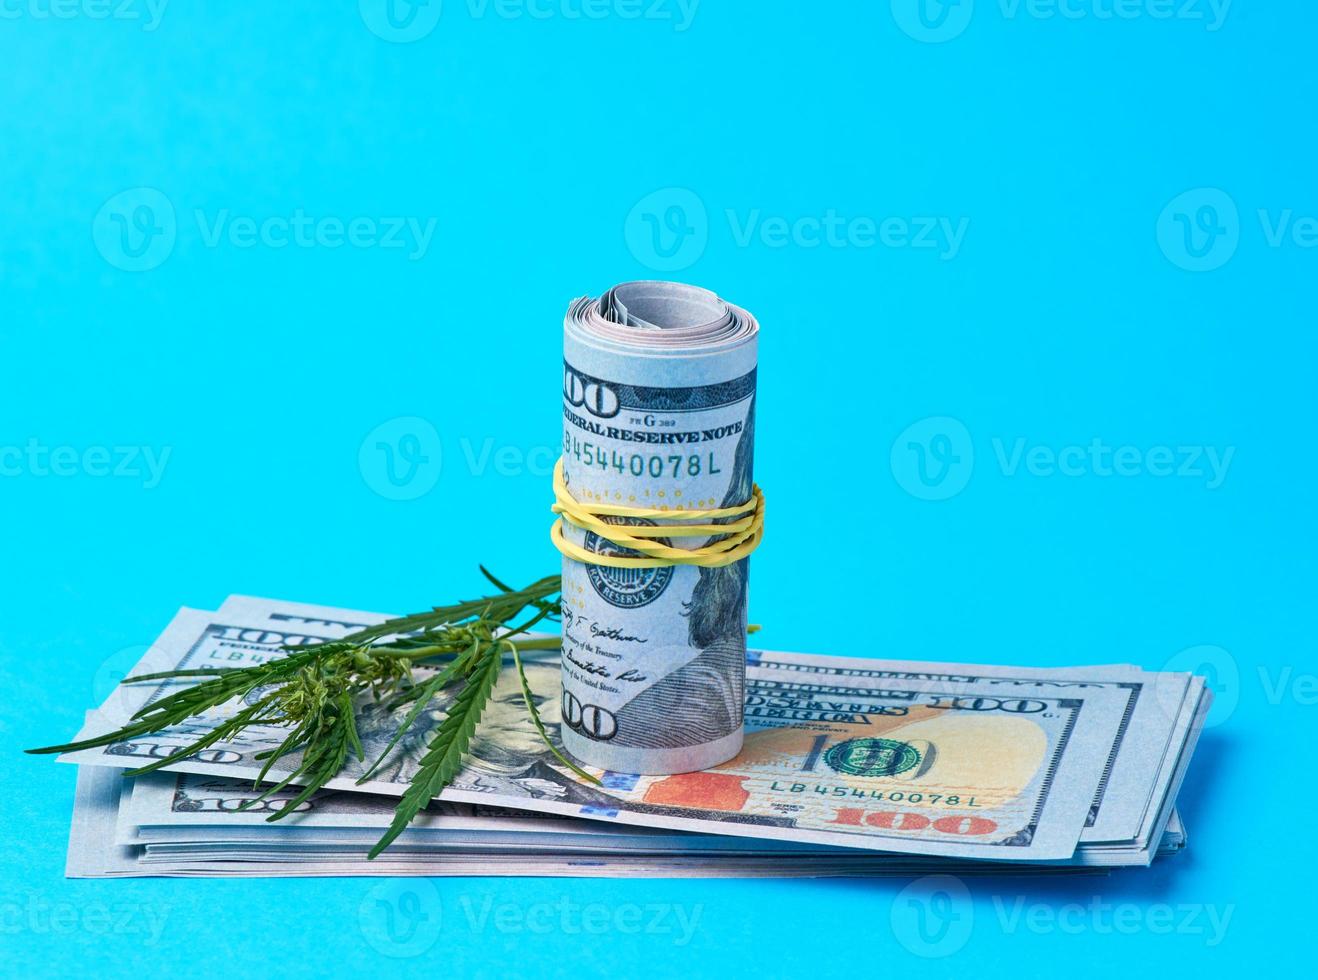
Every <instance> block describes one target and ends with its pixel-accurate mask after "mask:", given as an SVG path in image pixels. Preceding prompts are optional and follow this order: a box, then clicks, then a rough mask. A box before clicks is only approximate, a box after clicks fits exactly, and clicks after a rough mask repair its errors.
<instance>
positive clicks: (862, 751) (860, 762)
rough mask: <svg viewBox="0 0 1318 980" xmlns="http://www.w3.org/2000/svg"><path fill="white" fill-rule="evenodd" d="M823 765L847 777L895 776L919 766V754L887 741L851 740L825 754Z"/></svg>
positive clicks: (904, 744)
mask: <svg viewBox="0 0 1318 980" xmlns="http://www.w3.org/2000/svg"><path fill="white" fill-rule="evenodd" d="M824 762H825V763H826V764H827V765H828V766H829V767H830V768H831V769H832V770H833V771H834V772H844V773H846V774H847V775H850V776H896V775H898V774H900V773H903V772H906V771H907V770H909V769H914V768H915V767H916V766H918V765H919V764H920V751H919V750H918V749H917V748H916V747H915V746H913V745H911V744H910V743H908V742H898V741H894V740H893V739H890V738H853V739H848V740H847V741H845V742H839V743H838V744H837V745H835V746H833V747H832V748H831V749H829V750H828V751H827V752H825V753H824Z"/></svg>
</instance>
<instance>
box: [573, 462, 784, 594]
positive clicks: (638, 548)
mask: <svg viewBox="0 0 1318 980" xmlns="http://www.w3.org/2000/svg"><path fill="white" fill-rule="evenodd" d="M551 509H552V510H553V512H554V513H555V514H558V515H559V518H558V520H556V521H554V526H553V527H552V528H551V529H550V531H549V539H550V540H551V541H552V542H553V543H554V547H555V548H557V549H558V550H559V551H561V552H562V553H563V554H564V555H566V556H567V557H568V558H571V559H573V560H575V561H579V562H583V563H585V564H587V565H607V566H609V567H610V568H660V567H662V566H664V565H699V566H701V567H703V568H722V567H723V566H724V565H731V564H732V563H733V562H737V561H741V560H742V559H743V558H745V557H746V556H747V555H749V554H750V553H751V552H752V551H754V550H755V549H756V548H757V547H759V544H760V541H761V539H762V538H763V537H764V493H763V492H762V491H761V490H760V488H759V486H758V485H757V486H755V487H753V488H752V489H751V499H750V500H748V501H746V502H745V503H744V504H739V505H738V506H736V507H715V508H712V509H696V508H684V509H682V510H674V509H672V508H669V509H667V510H665V509H663V508H659V507H626V506H623V505H621V504H583V503H581V502H580V501H579V500H577V499H576V498H574V497H573V496H572V494H571V493H570V492H569V491H568V488H567V482H566V481H565V479H564V477H563V459H562V457H559V460H558V462H557V463H556V464H555V465H554V505H553V507H552V508H551ZM606 517H631V518H641V519H645V520H652V519H656V518H662V519H663V520H665V521H677V522H679V523H675V524H663V525H660V526H657V527H654V526H650V525H638V524H610V523H609V522H608V521H606V520H604V518H606ZM729 517H736V518H738V519H737V520H735V521H728V523H726V524H715V523H713V522H714V521H715V520H719V519H725V518H729ZM564 521H566V522H567V523H569V524H571V525H572V526H573V527H577V528H580V529H581V530H583V531H588V532H593V533H594V534H596V535H598V536H599V537H601V538H603V539H604V540H606V541H608V542H610V543H611V544H613V545H616V546H617V547H619V548H626V549H628V550H630V551H635V552H638V554H636V555H607V554H602V553H600V552H595V551H587V550H586V549H585V548H583V547H581V546H580V545H577V544H573V543H572V542H571V541H569V540H568V539H567V538H566V537H565V536H564V534H563V522H564ZM711 535H715V536H718V537H719V540H717V541H713V542H711V543H709V544H706V545H702V546H701V547H699V548H674V547H673V546H672V545H668V544H664V543H663V542H661V541H652V540H649V539H651V538H703V537H709V536H711Z"/></svg>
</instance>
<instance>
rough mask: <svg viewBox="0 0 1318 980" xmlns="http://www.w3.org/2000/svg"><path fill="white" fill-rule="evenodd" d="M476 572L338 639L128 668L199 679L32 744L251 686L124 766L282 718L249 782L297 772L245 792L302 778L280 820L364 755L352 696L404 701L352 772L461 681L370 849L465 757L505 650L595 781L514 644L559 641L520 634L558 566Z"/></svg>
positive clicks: (182, 716) (159, 718)
mask: <svg viewBox="0 0 1318 980" xmlns="http://www.w3.org/2000/svg"><path fill="white" fill-rule="evenodd" d="M481 574H483V575H484V576H485V577H486V578H487V579H488V580H489V581H490V583H491V584H492V585H494V587H495V588H496V589H497V590H498V591H497V592H496V593H494V594H492V595H488V596H482V597H480V598H477V599H469V600H465V601H462V602H457V603H454V604H453V605H449V606H436V607H435V608H434V609H431V610H430V611H429V612H422V613H415V614H413V615H410V616H403V617H401V618H398V619H392V620H389V621H388V622H385V623H381V624H379V625H378V626H371V627H368V628H367V629H364V630H360V631H358V632H357V633H354V634H352V635H351V636H347V637H344V638H343V639H341V640H334V641H330V642H326V643H317V644H314V645H311V646H302V647H293V648H286V649H288V654H287V655H286V656H284V657H282V658H279V659H277V660H271V661H267V662H266V663H262V664H257V665H255V666H251V667H241V668H228V669H225V668H219V669H215V670H176V671H167V672H164V673H159V674H146V675H141V676H137V677H129V678H126V679H125V680H124V681H123V683H125V684H134V683H138V682H140V681H155V680H166V679H169V680H177V679H194V678H202V680H200V681H199V683H197V684H194V685H192V686H190V687H187V688H184V689H183V690H181V691H178V692H176V693H174V694H171V695H169V696H167V697H165V698H162V699H160V700H158V701H155V702H154V703H152V704H149V705H147V706H146V707H144V708H142V709H141V710H140V711H138V712H137V713H136V714H135V715H133V717H132V718H131V719H129V721H128V723H127V724H126V725H124V726H123V727H122V728H120V729H118V730H117V731H113V732H108V733H106V734H104V735H99V736H97V737H96V738H91V739H86V740H84V741H81V742H72V743H69V744H67V745H52V746H47V747H45V748H40V749H29V750H28V751H29V752H32V753H37V754H41V753H52V752H73V751H77V750H79V749H89V748H95V747H98V746H102V745H109V744H111V743H113V742H121V741H127V740H130V739H135V738H140V737H142V736H144V735H150V734H152V733H154V732H158V731H161V730H162V729H166V728H170V727H172V726H174V725H178V724H181V723H182V722H185V721H187V720H188V719H189V718H194V717H197V716H198V715H201V714H203V713H205V712H206V711H208V710H209V709H211V708H216V707H219V706H220V705H222V704H226V703H228V702H230V701H233V700H234V699H244V700H246V699H248V698H255V701H254V702H253V703H252V704H250V705H249V706H248V707H245V708H243V709H242V710H241V711H239V712H238V713H237V714H235V715H233V717H231V718H228V719H225V720H224V721H222V722H220V723H219V724H217V725H216V726H215V727H214V728H213V729H211V730H210V731H208V732H206V733H205V734H204V735H202V736H200V737H199V738H197V739H196V740H195V741H194V742H192V743H191V744H189V745H187V746H184V747H183V748H181V749H178V750H177V751H175V752H174V753H172V754H171V755H169V756H168V757H166V758H163V759H158V760H156V761H155V762H152V763H151V764H150V765H146V766H142V767H141V768H140V769H133V770H130V771H129V772H128V773H127V775H129V776H137V775H141V774H142V773H147V772H152V771H153V770H156V769H160V768H162V767H164V766H168V765H171V764H173V763H176V762H178V761H180V760H181V759H184V758H186V757H188V756H190V755H192V754H194V753H196V752H198V751H200V750H202V749H205V748H207V747H209V746H211V745H214V744H215V743H217V742H223V741H228V740H231V739H233V738H235V737H236V736H238V735H239V734H241V733H242V732H243V731H244V730H245V729H247V728H249V727H251V726H253V725H279V726H283V727H285V728H287V729H288V736H287V737H286V738H285V739H284V741H283V742H281V743H280V744H279V745H278V746H277V747H276V748H274V749H270V750H268V751H266V752H263V753H261V755H259V756H258V758H259V759H261V760H262V761H263V763H264V765H263V768H262V770H261V772H260V774H259V776H258V777H257V780H256V784H257V786H260V784H261V783H263V782H264V780H265V777H266V776H267V774H268V773H269V772H270V770H271V768H272V767H273V766H274V765H275V764H276V763H277V762H278V761H279V760H280V759H283V758H285V757H286V756H289V755H290V754H292V753H294V752H298V751H302V758H301V761H300V763H299V765H298V767H297V768H296V769H295V770H294V771H293V772H291V773H289V774H288V775H287V776H285V777H284V778H283V779H281V780H280V781H279V782H277V783H275V784H274V785H272V786H269V787H268V788H266V789H265V790H264V791H263V792H262V794H261V796H259V797H257V798H256V799H254V800H251V801H249V802H248V803H247V804H245V806H247V807H250V806H254V805H255V804H257V803H259V802H261V801H262V800H265V799H268V798H269V797H270V796H271V795H272V794H274V793H277V792H279V791H280V790H282V789H284V788H285V787H287V786H290V785H294V786H300V787H301V790H300V792H299V793H298V794H297V796H295V797H294V798H293V799H291V800H290V801H289V802H288V803H286V804H285V805H284V806H283V807H281V808H280V809H279V810H277V811H275V813H273V814H272V815H271V816H270V817H269V818H268V819H270V820H278V819H280V818H281V817H284V816H287V815H288V814H290V813H293V812H294V811H295V810H296V809H297V807H298V806H299V805H301V804H302V803H303V802H304V801H305V800H306V799H307V798H308V797H310V796H311V795H312V794H314V793H315V792H317V791H318V790H320V789H323V788H324V787H325V785H326V784H327V783H328V782H329V781H330V780H331V779H333V778H335V777H336V776H337V775H339V773H340V772H341V771H342V770H343V767H344V766H345V765H346V764H347V763H348V761H349V759H350V758H352V757H355V758H357V759H359V760H361V761H363V762H365V758H364V755H365V753H364V750H363V748H362V743H361V739H360V738H359V737H358V732H357V704H358V702H359V700H360V699H361V698H363V697H366V696H369V698H371V699H373V700H374V701H376V702H379V703H382V704H383V705H384V706H385V708H386V709H387V710H388V711H390V712H395V711H398V710H401V709H402V708H403V707H404V706H409V705H410V707H408V710H407V713H406V714H405V715H404V716H403V718H402V720H401V721H400V722H399V725H398V729H397V731H395V732H394V734H393V737H392V738H391V739H390V741H389V744H388V745H387V746H386V747H385V749H384V751H383V752H382V753H381V754H380V757H379V758H377V759H376V760H375V761H374V762H373V763H372V764H371V765H370V766H369V768H368V769H367V771H366V773H365V775H363V776H362V777H361V779H360V780H358V782H359V783H360V782H365V781H366V780H367V779H369V778H370V777H371V776H372V775H373V774H374V773H375V772H376V771H377V770H378V769H379V768H380V766H381V765H382V764H383V763H384V762H385V760H386V759H387V758H388V757H389V755H390V754H391V753H392V752H393V750H394V749H395V748H396V747H397V745H398V743H399V742H400V741H401V740H402V739H403V737H404V736H405V735H406V734H407V732H408V731H409V730H411V729H412V727H413V726H414V725H415V724H416V722H417V720H418V719H419V718H420V717H421V716H422V714H423V713H424V712H425V710H426V708H427V707H428V706H429V705H430V703H431V702H432V701H433V700H434V699H435V697H437V696H438V695H439V693H440V692H441V691H444V690H446V689H448V688H451V687H455V686H456V685H458V684H461V685H462V687H461V689H460V690H459V691H458V693H457V694H456V696H455V697H454V698H453V699H452V701H451V703H450V704H449V705H448V708H447V712H446V714H445V716H444V719H443V721H442V722H441V723H440V724H439V727H438V728H437V729H436V730H435V732H434V734H433V735H432V736H431V738H430V741H429V743H428V744H427V747H426V754H425V755H424V756H423V757H422V759H421V761H420V767H419V768H418V769H417V771H416V773H415V775H414V776H413V777H412V782H411V785H410V786H409V787H408V789H407V791H406V792H405V793H404V794H403V797H402V799H401V800H400V801H399V803H398V806H397V809H396V810H395V812H394V819H393V822H392V824H391V825H390V827H389V829H388V830H387V831H386V832H385V835H384V836H383V837H382V838H381V839H380V841H379V842H378V843H377V844H376V845H375V847H374V848H373V849H372V850H371V853H370V857H371V858H375V857H377V856H378V855H379V854H380V853H381V852H382V851H384V849H385V848H387V847H388V846H389V845H390V844H391V843H392V842H393V841H394V840H395V839H396V838H397V837H398V835H399V834H401V833H402V832H403V831H404V830H405V829H406V828H407V826H408V824H410V823H411V822H412V820H413V819H414V818H415V817H416V815H417V814H418V813H420V812H421V810H422V809H424V808H425V806H426V805H427V804H428V803H429V802H430V801H431V800H432V799H434V798H435V797H436V796H437V795H438V794H439V792H440V791H441V790H443V789H444V787H445V786H447V785H448V784H449V783H450V782H452V781H453V778H454V776H455V775H457V773H458V771H459V770H460V769H461V768H462V761H463V759H464V758H465V756H466V753H467V747H468V746H469V745H470V744H471V739H472V737H473V736H474V735H475V733H476V729H477V727H478V726H479V723H480V718H481V714H482V712H483V711H484V710H485V706H486V704H487V703H488V701H489V699H490V693H491V692H492V691H493V690H494V686H495V683H496V682H497V681H498V679H499V673H500V671H501V669H502V666H503V655H504V653H505V651H506V652H509V653H511V654H512V659H513V662H514V665H515V666H516V670H517V675H518V678H519V681H520V684H521V688H522V696H523V699H524V700H525V702H526V707H527V710H528V711H529V712H530V715H531V721H532V722H533V723H534V725H535V728H536V731H538V732H539V733H540V737H541V738H542V739H544V741H545V744H546V745H548V746H549V749H550V751H552V752H553V754H554V755H555V756H556V757H557V758H558V759H559V761H560V762H562V763H563V764H564V765H566V766H568V767H569V768H570V769H572V771H573V772H575V773H576V774H577V775H578V776H580V777H581V778H583V779H586V780H588V781H590V782H593V783H598V782H599V780H597V779H595V777H593V776H591V775H589V774H588V773H586V772H584V771H582V769H581V768H579V767H578V766H576V765H574V764H573V763H572V762H570V761H569V760H568V759H567V758H566V757H565V756H564V755H563V754H562V753H561V752H559V750H558V748H557V747H556V746H555V745H554V744H553V742H552V741H551V740H550V738H549V735H548V733H547V732H546V731H545V727H544V724H543V723H542V722H541V720H540V714H539V712H538V711H537V710H536V707H535V701H534V699H533V698H532V695H531V688H530V685H529V684H528V683H527V679H526V671H525V670H524V669H523V668H522V660H521V654H523V653H525V652H526V651H528V650H548V649H555V648H557V647H558V645H559V640H558V638H557V637H542V638H537V637H527V636H525V634H526V633H527V631H529V630H530V629H531V628H532V627H533V626H535V625H536V624H537V623H539V622H541V621H542V620H546V619H555V618H557V615H558V593H559V592H560V590H561V579H560V577H559V576H558V575H549V576H546V577H545V578H542V579H540V580H539V581H536V582H533V583H531V584H530V585H528V586H526V587H525V588H523V589H513V588H511V587H510V586H508V585H506V584H504V583H503V582H502V581H500V580H499V579H497V578H495V577H494V575H492V574H491V573H490V572H489V571H488V570H487V569H485V568H484V567H483V566H482V567H481ZM519 616H522V617H523V618H522V619H521V621H517V618H518V617H519ZM422 666H424V667H427V668H436V667H438V668H439V669H438V670H437V671H436V672H435V673H434V674H433V675H431V676H429V677H425V678H423V679H422V680H420V681H418V680H417V678H416V676H415V675H414V670H415V668H417V667H422Z"/></svg>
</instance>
